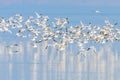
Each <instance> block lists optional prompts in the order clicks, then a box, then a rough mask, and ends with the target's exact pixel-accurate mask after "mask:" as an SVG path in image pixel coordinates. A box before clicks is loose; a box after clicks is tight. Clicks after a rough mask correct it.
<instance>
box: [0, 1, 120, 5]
mask: <svg viewBox="0 0 120 80" xmlns="http://www.w3.org/2000/svg"><path fill="white" fill-rule="evenodd" d="M0 4H1V5H3V6H8V5H14V4H17V5H22V4H26V5H29V4H32V5H46V6H47V5H66V6H70V5H71V6H72V5H79V6H80V5H85V6H120V0H1V1H0Z"/></svg>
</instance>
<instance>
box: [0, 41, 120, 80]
mask: <svg viewBox="0 0 120 80" xmlns="http://www.w3.org/2000/svg"><path fill="white" fill-rule="evenodd" d="M45 44H47V43H44V44H42V45H38V46H39V47H37V48H33V46H32V44H31V42H28V43H25V44H23V43H17V44H16V43H11V44H7V43H0V49H1V50H0V78H1V80H119V79H120V75H119V74H120V64H119V62H120V57H119V54H118V53H115V52H113V51H112V50H111V47H109V46H107V45H105V46H104V47H102V48H101V49H100V50H99V51H97V53H96V55H94V56H93V55H91V54H92V53H93V54H94V52H91V54H89V55H88V56H87V57H83V56H81V55H75V54H74V52H75V51H74V50H71V49H72V48H73V47H74V46H71V49H70V50H67V49H66V50H64V51H62V52H59V51H56V50H57V49H56V47H53V46H52V47H49V48H48V49H44V47H45Z"/></svg>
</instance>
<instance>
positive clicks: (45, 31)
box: [0, 11, 120, 56]
mask: <svg viewBox="0 0 120 80" xmlns="http://www.w3.org/2000/svg"><path fill="white" fill-rule="evenodd" d="M96 12H97V13H98V11H96ZM116 25H117V23H115V24H112V23H111V22H110V21H109V20H105V25H104V26H98V25H92V24H91V23H89V24H88V25H85V24H84V23H83V22H82V21H80V25H77V26H72V25H71V24H70V22H69V20H68V18H55V21H54V22H51V21H50V18H49V17H48V16H44V15H42V14H39V13H37V12H35V16H28V18H27V19H26V20H25V19H24V17H23V16H22V15H21V14H16V15H15V16H12V17H10V18H8V19H5V18H1V19H0V32H8V33H11V34H12V33H13V32H14V30H17V33H15V35H16V36H17V37H21V38H30V39H31V41H33V47H34V48H36V47H37V45H39V44H40V43H42V42H46V41H49V42H50V43H51V45H47V46H46V48H45V49H47V48H48V47H49V46H55V47H56V48H57V49H58V50H59V51H64V50H65V49H66V46H67V45H69V44H76V45H77V46H78V47H79V51H78V54H83V53H86V52H87V51H90V50H93V52H94V53H96V49H95V47H94V46H90V47H89V48H87V49H86V48H85V47H84V46H85V45H86V44H88V43H89V42H95V43H101V44H104V43H106V42H109V41H114V40H117V41H120V29H119V28H116V27H115V26H116ZM84 56H85V54H84Z"/></svg>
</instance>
